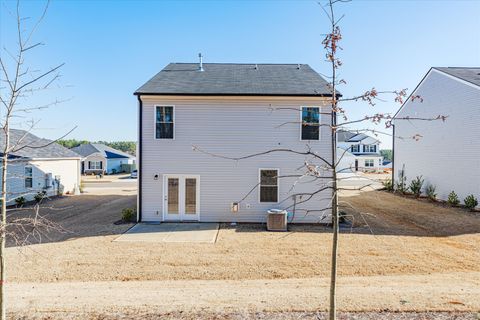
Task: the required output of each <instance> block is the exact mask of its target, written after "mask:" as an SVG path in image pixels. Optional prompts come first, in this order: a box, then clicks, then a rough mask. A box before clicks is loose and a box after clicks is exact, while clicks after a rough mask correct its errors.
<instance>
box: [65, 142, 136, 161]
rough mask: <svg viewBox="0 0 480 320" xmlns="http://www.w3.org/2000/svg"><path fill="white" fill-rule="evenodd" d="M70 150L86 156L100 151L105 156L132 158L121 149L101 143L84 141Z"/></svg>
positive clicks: (109, 157) (110, 157)
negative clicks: (84, 142)
mask: <svg viewBox="0 0 480 320" xmlns="http://www.w3.org/2000/svg"><path fill="white" fill-rule="evenodd" d="M71 150H72V151H75V152H76V153H78V154H80V155H81V156H83V157H88V156H89V155H91V154H92V153H97V152H100V153H101V154H102V155H103V156H104V157H105V158H108V159H114V158H134V156H132V155H130V154H128V153H125V152H123V151H120V150H117V149H114V148H111V147H109V146H106V145H104V144H101V143H86V144H81V145H79V146H78V147H75V148H72V149H71Z"/></svg>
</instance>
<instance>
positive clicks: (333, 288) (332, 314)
mask: <svg viewBox="0 0 480 320" xmlns="http://www.w3.org/2000/svg"><path fill="white" fill-rule="evenodd" d="M329 4H330V13H331V19H332V20H331V21H332V35H334V34H335V16H334V12H333V3H332V0H330V1H329ZM333 41H336V40H335V39H333V37H332V60H331V62H332V115H331V119H330V123H331V130H332V171H333V172H332V177H333V185H332V187H333V198H332V223H333V239H332V265H331V272H330V310H329V319H330V320H335V319H336V318H337V256H338V254H337V250H338V233H339V227H338V189H337V92H336V75H337V74H336V61H335V58H336V57H335V49H334V48H333V46H334V45H335V43H334V42H333Z"/></svg>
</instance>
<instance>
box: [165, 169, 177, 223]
mask: <svg viewBox="0 0 480 320" xmlns="http://www.w3.org/2000/svg"><path fill="white" fill-rule="evenodd" d="M167 212H168V214H178V178H168V208H167Z"/></svg>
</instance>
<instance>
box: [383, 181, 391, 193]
mask: <svg viewBox="0 0 480 320" xmlns="http://www.w3.org/2000/svg"><path fill="white" fill-rule="evenodd" d="M382 184H383V186H384V188H385V190H387V191H393V181H392V179H386V180H384V181H382Z"/></svg>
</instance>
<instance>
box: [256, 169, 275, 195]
mask: <svg viewBox="0 0 480 320" xmlns="http://www.w3.org/2000/svg"><path fill="white" fill-rule="evenodd" d="M260 202H278V170H276V169H262V170H260Z"/></svg>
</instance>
